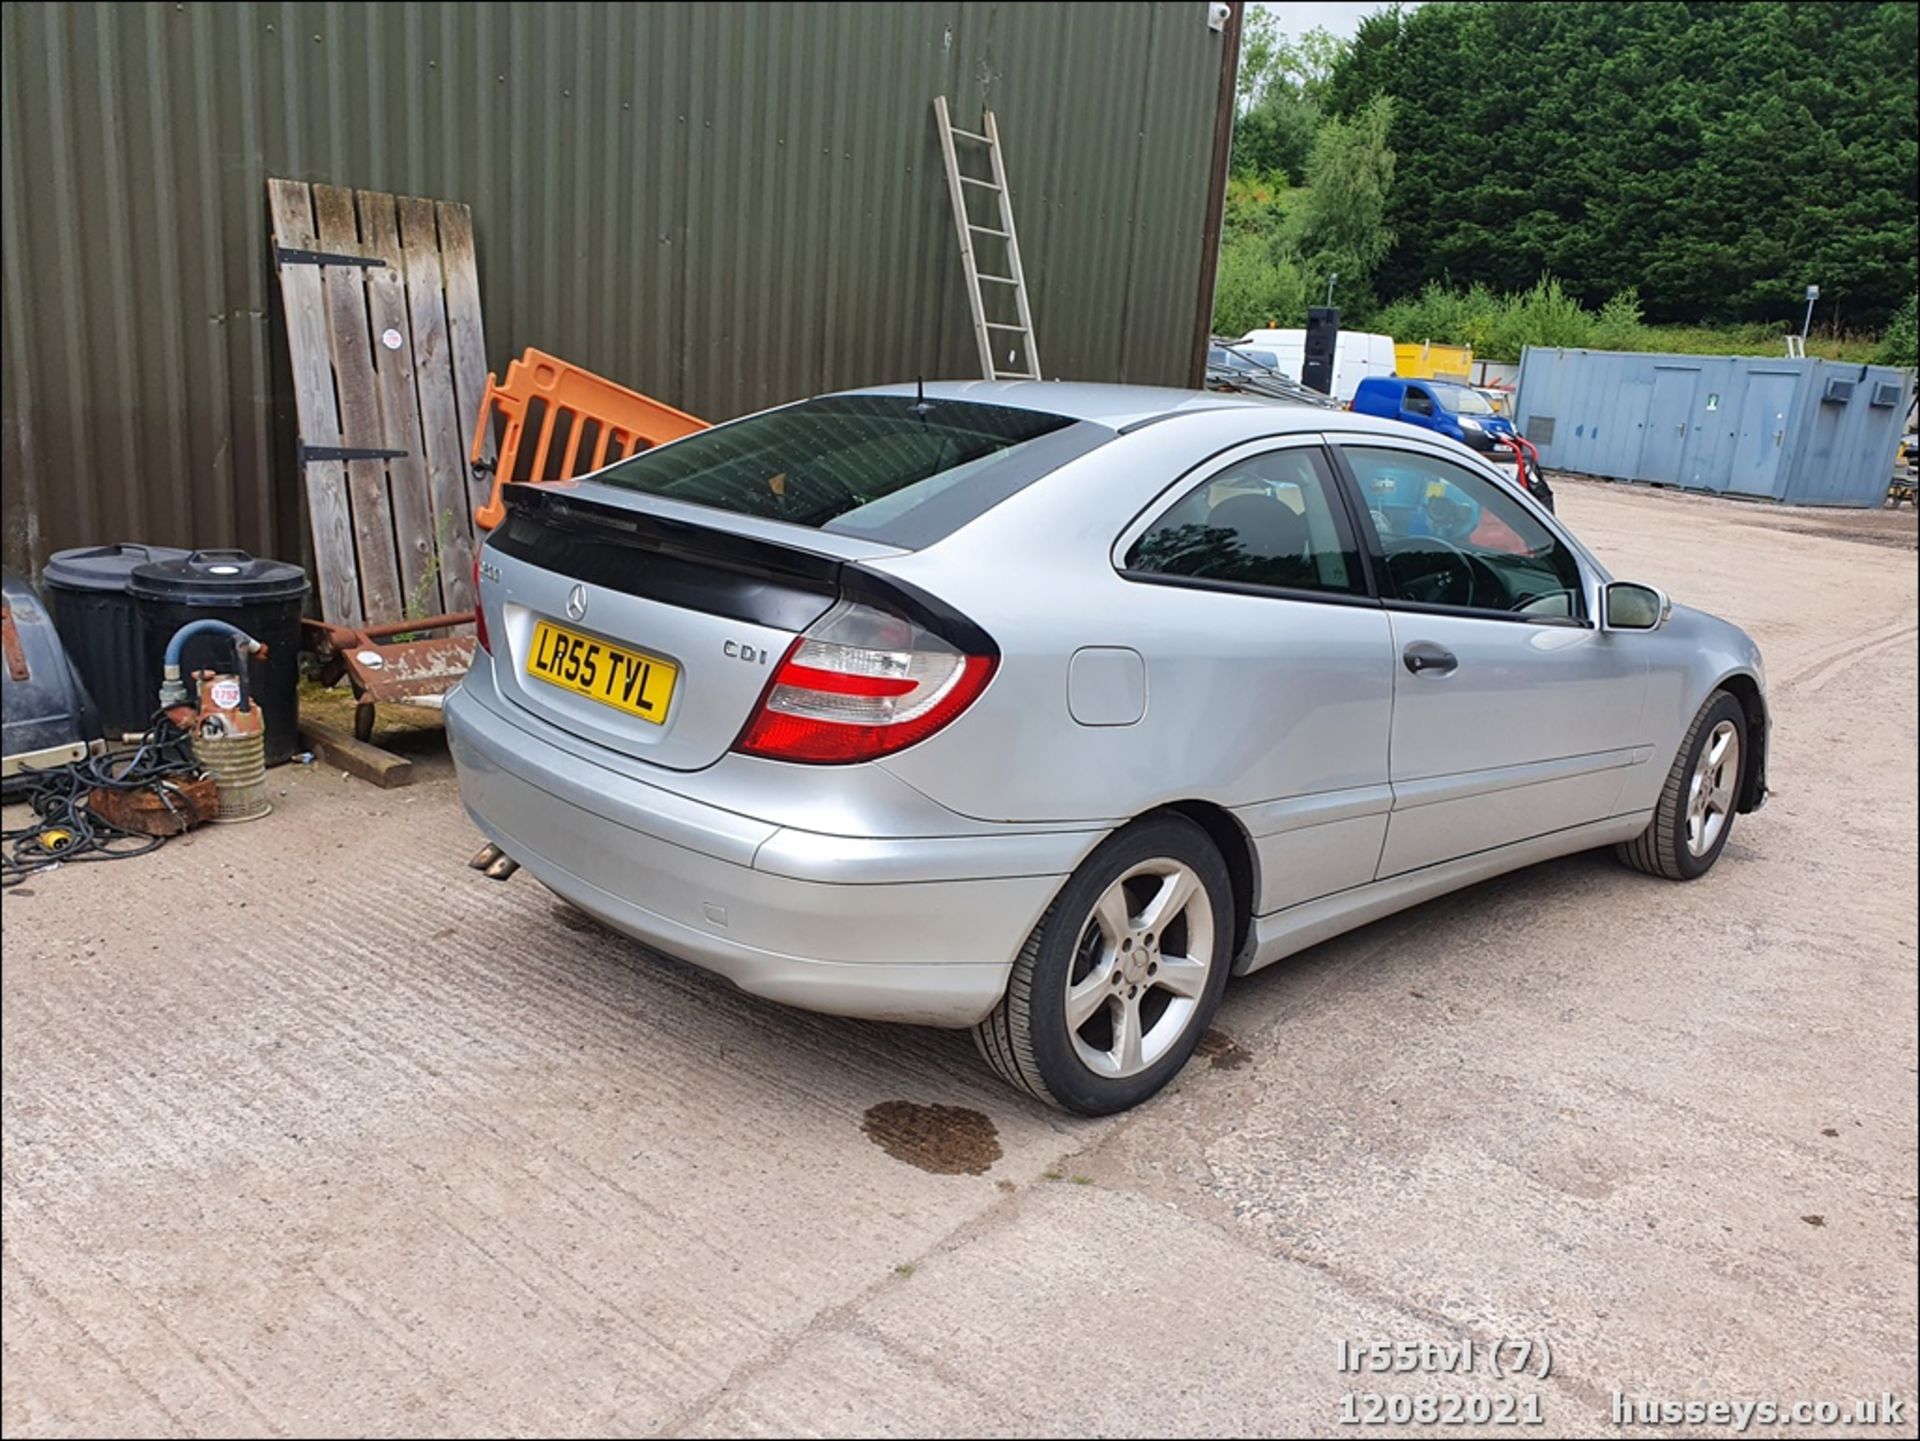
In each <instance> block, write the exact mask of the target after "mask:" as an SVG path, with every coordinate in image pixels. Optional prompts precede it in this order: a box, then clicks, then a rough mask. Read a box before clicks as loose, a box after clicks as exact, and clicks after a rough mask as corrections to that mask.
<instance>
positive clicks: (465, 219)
mask: <svg viewBox="0 0 1920 1441" xmlns="http://www.w3.org/2000/svg"><path fill="white" fill-rule="evenodd" d="M434 211H435V213H436V214H437V216H438V218H439V221H440V257H441V260H442V262H443V263H444V265H445V267H446V277H447V336H448V339H449V340H450V341H451V342H452V346H453V396H454V401H455V403H456V404H457V405H458V407H459V410H460V434H461V435H462V436H463V437H465V438H466V441H467V443H468V444H469V445H471V444H472V441H473V428H474V423H475V421H476V420H477V419H478V417H479V414H480V401H481V397H482V396H484V395H485V394H486V391H487V332H486V327H485V325H483V324H482V323H481V319H480V265H479V260H478V258H477V257H476V256H475V254H474V248H473V212H472V211H471V210H469V209H468V208H467V207H466V206H464V205H456V204H453V203H452V202H450V201H446V200H442V201H440V202H438V203H437V204H436V205H435V206H434ZM468 454H469V455H471V452H470V451H469V452H468ZM480 458H481V460H482V462H483V463H485V464H488V465H491V464H492V462H493V460H494V436H493V433H492V432H491V431H489V432H488V433H487V435H486V437H485V438H484V440H483V441H482V442H481V449H480ZM467 489H468V492H469V494H470V496H471V499H472V504H471V505H469V506H468V507H467V525H468V529H469V530H471V529H472V527H473V511H474V509H475V508H476V507H478V506H480V505H481V504H483V503H484V502H485V501H486V500H487V499H488V497H489V496H490V495H491V494H492V490H493V486H492V482H491V481H490V480H482V479H480V478H479V477H478V476H476V475H474V473H473V469H472V465H471V463H470V462H469V464H468V467H467Z"/></svg>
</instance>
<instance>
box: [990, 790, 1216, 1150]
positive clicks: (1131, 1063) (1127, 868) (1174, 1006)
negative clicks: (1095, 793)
mask: <svg viewBox="0 0 1920 1441" xmlns="http://www.w3.org/2000/svg"><path fill="white" fill-rule="evenodd" d="M1232 938H1233V896H1232V881H1231V879H1230V878H1229V877H1228V875H1227V866H1226V862H1225V861H1223V860H1222V859H1221V857H1220V852H1219V850H1218V849H1217V848H1216V847H1215V846H1214V844H1213V841H1212V840H1211V839H1210V838H1209V837H1208V836H1207V833H1206V832H1205V831H1203V830H1202V829H1201V828H1200V827H1199V826H1198V825H1196V824H1194V823H1193V822H1192V821H1190V820H1188V819H1187V818H1186V817H1184V816H1178V815H1165V814H1163V815H1156V816H1151V817H1148V818H1147V819H1145V820H1142V821H1137V822H1135V823H1134V824H1133V825H1131V826H1128V827H1127V828H1126V829H1125V830H1123V831H1120V832H1118V833H1117V834H1115V835H1113V836H1110V837H1109V838H1108V839H1107V840H1106V841H1105V842H1103V843H1102V844H1101V845H1100V846H1099V847H1098V848H1097V849H1096V850H1095V851H1094V853H1093V854H1092V855H1091V856H1089V857H1087V859H1086V860H1085V861H1084V862H1083V863H1082V864H1081V866H1080V868H1079V869H1078V870H1077V871H1075V872H1074V873H1073V875H1072V877H1070V878H1069V879H1068V881H1067V884H1066V886H1065V887H1064V888H1062V890H1061V892H1060V894H1059V896H1058V897H1057V898H1056V899H1055V900H1054V903H1053V905H1052V906H1051V907H1050V908H1049V909H1048V911H1047V913H1046V915H1045V916H1043V917H1042V918H1041V921H1040V924H1039V925H1038V926H1036V927H1035V928H1034V931H1033V934H1032V935H1030V936H1029V937H1028V938H1027V944H1026V945H1025V947H1024V948H1022V950H1021V952H1020V955H1019V957H1018V958H1017V959H1016V960H1015V962H1014V965H1013V972H1012V974H1011V976H1010V977H1009V979H1008V983H1007V993H1006V995H1005V996H1004V997H1003V998H1002V999H1001V1002H1000V1004H999V1006H997V1007H996V1008H995V1009H994V1012H993V1014H992V1015H990V1016H988V1017H987V1019H986V1020H984V1021H982V1022H981V1023H980V1024H979V1025H977V1026H975V1027H974V1031H973V1037H974V1043H975V1044H976V1045H977V1046H978V1047H979V1049H980V1054H981V1055H982V1056H984V1057H985V1058H986V1061H987V1064H988V1065H990V1066H992V1067H993V1069H994V1070H995V1071H997V1072H998V1073H999V1074H1000V1075H1001V1076H1002V1077H1003V1078H1004V1079H1006V1080H1007V1081H1009V1082H1011V1083H1012V1084H1013V1085H1015V1086H1018V1087H1019V1088H1020V1089H1022V1090H1024V1091H1027V1092H1029V1093H1030V1094H1032V1095H1034V1096H1037V1097H1039V1098H1040V1099H1041V1100H1043V1101H1046V1102H1049V1103H1050V1104H1052V1105H1056V1106H1059V1107H1062V1108H1063V1109H1065V1110H1069V1111H1077V1112H1079V1113H1081V1114H1082V1115H1092V1116H1097V1115H1105V1114H1107V1113H1109V1112H1113V1111H1123V1110H1125V1109H1126V1108H1127V1107H1129V1106H1134V1105H1138V1104H1139V1103H1140V1102H1141V1101H1144V1100H1145V1099H1146V1098H1147V1097H1149V1096H1151V1095H1152V1094H1153V1093H1154V1092H1155V1091H1157V1090H1159V1089H1160V1088H1161V1087H1162V1086H1164V1085H1165V1084H1166V1083H1167V1082H1168V1081H1169V1080H1171V1079H1172V1078H1173V1077H1174V1075H1175V1074H1177V1073H1178V1072H1179V1070H1180V1068H1181V1067H1182V1066H1183V1065H1185V1064H1186V1061H1187V1057H1188V1056H1190V1055H1192V1054H1193V1048H1194V1046H1195V1045H1196V1044H1197V1043H1198V1042H1199V1039H1200V1036H1201V1034H1202V1033H1203V1032H1204V1031H1205V1030H1206V1028H1207V1024H1208V1023H1209V1022H1210V1021H1211V1020H1212V1019H1213V1013H1214V1010H1215V1009H1216V1008H1217V1007H1218V1005H1219V1003H1220V993H1221V991H1222V989H1224V987H1225V986H1226V980H1227V968H1228V963H1229V961H1230V960H1231V946H1232Z"/></svg>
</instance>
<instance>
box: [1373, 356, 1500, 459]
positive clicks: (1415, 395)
mask: <svg viewBox="0 0 1920 1441" xmlns="http://www.w3.org/2000/svg"><path fill="white" fill-rule="evenodd" d="M1347 409H1349V410H1351V411H1354V412H1356V413H1358V414H1360V415H1379V416H1384V417H1385V418H1386V419H1388V420H1404V421H1405V422H1406V423H1407V424H1408V425H1417V426H1419V427H1421V429H1423V430H1432V431H1438V432H1439V433H1440V434H1441V435H1445V436H1449V437H1451V438H1452V439H1454V440H1457V441H1459V442H1461V443H1462V444H1463V445H1469V446H1472V447H1473V448H1474V449H1475V450H1484V451H1488V452H1490V453H1495V454H1498V455H1501V456H1505V455H1506V453H1507V450H1506V447H1505V446H1503V445H1501V444H1500V443H1499V442H1498V440H1497V439H1496V437H1497V436H1501V435H1513V434H1515V433H1516V432H1515V430H1514V428H1513V422H1512V421H1511V420H1509V419H1507V417H1506V416H1504V415H1501V414H1500V413H1499V412H1498V411H1496V410H1495V409H1494V408H1493V407H1492V406H1491V405H1489V404H1488V403H1487V398H1486V397H1485V396H1484V395H1482V394H1480V392H1479V391H1477V390H1475V389H1474V388H1473V387H1472V386H1470V385H1460V384H1457V383H1455V382H1453V381H1450V380H1402V379H1401V378H1400V377H1399V376H1397V375H1369V376H1368V377H1367V378H1366V379H1365V380H1363V381H1361V382H1360V386H1359V388H1358V389H1357V390H1355V391H1354V392H1353V401H1352V403H1351V404H1350V405H1348V407H1347Z"/></svg>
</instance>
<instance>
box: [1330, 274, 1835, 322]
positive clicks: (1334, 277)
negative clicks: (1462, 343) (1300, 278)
mask: <svg viewBox="0 0 1920 1441" xmlns="http://www.w3.org/2000/svg"><path fill="white" fill-rule="evenodd" d="M1339 278H1340V272H1339V271H1337V270H1336V271H1334V272H1333V274H1331V275H1329V276H1328V277H1327V304H1329V305H1331V304H1333V282H1334V281H1336V280H1338V279H1339ZM1807 314H1809V315H1811V314H1813V307H1812V306H1811V305H1809V306H1808V307H1807Z"/></svg>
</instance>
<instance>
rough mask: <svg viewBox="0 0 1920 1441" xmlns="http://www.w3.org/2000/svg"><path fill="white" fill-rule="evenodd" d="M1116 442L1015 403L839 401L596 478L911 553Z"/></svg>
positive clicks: (703, 439)
mask: <svg viewBox="0 0 1920 1441" xmlns="http://www.w3.org/2000/svg"><path fill="white" fill-rule="evenodd" d="M1113 435H1114V432H1113V431H1111V430H1109V429H1107V428H1106V427H1104V426H1099V425H1093V424H1091V423H1089V422H1086V421H1075V420H1073V419H1071V418H1069V417H1067V416H1063V415H1051V414H1048V413H1046V412H1043V411H1033V410H1018V409H1015V408H1013V407H1011V406H1001V405H981V404H977V403H973V402H968V401H957V400H931V399H930V400H917V399H916V398H915V397H913V396H911V395H837V396H828V397H825V398H823V399H820V400H808V401H802V402H801V403H800V404H798V405H789V406H786V407H784V408H782V409H779V410H769V411H765V412H763V413H761V414H759V415H752V416H748V417H747V418H746V419H744V420H737V421H734V422H732V423H731V424H729V425H722V426H717V427H715V428H714V429H712V430H703V431H701V432H699V433H698V434H696V435H690V436H688V437H687V438H686V439H684V440H679V441H675V442H674V443H673V444H671V445H666V446H662V447H661V448H660V449H658V450H653V451H647V452H645V453H643V454H641V455H637V456H635V457H633V458H632V459H631V460H627V461H623V462H621V463H620V464H618V465H615V466H612V467H610V468H609V469H607V470H605V471H602V472H601V473H599V474H598V475H596V476H595V477H594V479H595V480H596V481H601V482H604V483H605V484H607V485H613V486H621V487H624V488H626V489H628V490H637V491H643V492H645V493H646V494H648V495H658V496H664V497H667V498H670V499H673V500H681V501H690V502H692V503H694V504H696V505H710V506H713V507H714V508H716V509H718V510H725V511H732V512H733V513H735V514H737V515H751V516H756V517H759V518H761V519H765V520H783V521H787V522H789V523H790V524H793V525H804V526H809V527H813V528H815V529H824V530H831V531H836V532H839V533H842V534H847V535H859V536H863V537H866V538H868V539H871V540H877V541H881V542H883V543H885V544H892V545H900V546H905V547H908V548H913V547H916V546H921V545H927V544H931V543H932V542H933V541H935V540H938V539H939V538H940V537H941V536H943V535H946V534H949V533H951V532H952V531H954V530H956V529H958V528H959V527H960V526H962V525H964V524H966V523H967V521H969V520H972V519H973V518H974V517H976V516H978V515H980V514H981V513H982V512H984V511H985V510H987V509H988V508H989V507H991V506H993V505H997V504H998V503H999V502H1000V501H1002V500H1004V499H1006V498H1007V497H1008V496H1009V495H1012V494H1013V493H1014V492H1015V491H1017V490H1020V489H1022V488H1023V487H1025V486H1027V485H1030V484H1031V483H1032V482H1033V481H1035V480H1037V479H1039V478H1040V477H1041V476H1042V475H1045V474H1046V473H1047V472H1048V471H1050V470H1053V469H1055V468H1056V467H1058V466H1060V465H1062V464H1064V463H1065V462H1066V461H1067V460H1071V459H1073V458H1074V457H1075V456H1077V455H1082V454H1085V453H1086V452H1087V451H1088V450H1091V449H1093V448H1094V447H1095V446H1097V445H1100V444H1102V443H1103V442H1104V441H1107V440H1110V439H1112V438H1113Z"/></svg>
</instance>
